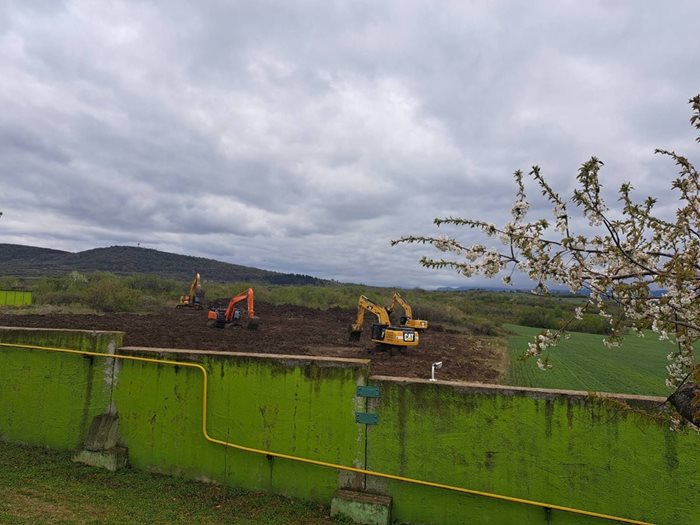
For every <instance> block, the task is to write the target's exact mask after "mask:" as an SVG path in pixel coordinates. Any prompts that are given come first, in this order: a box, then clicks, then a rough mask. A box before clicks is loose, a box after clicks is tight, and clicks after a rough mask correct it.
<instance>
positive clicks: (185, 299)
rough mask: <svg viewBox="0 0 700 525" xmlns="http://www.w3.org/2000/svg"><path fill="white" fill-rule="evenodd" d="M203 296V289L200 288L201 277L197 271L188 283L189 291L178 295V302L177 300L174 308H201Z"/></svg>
mask: <svg viewBox="0 0 700 525" xmlns="http://www.w3.org/2000/svg"><path fill="white" fill-rule="evenodd" d="M203 298H204V290H203V289H202V278H201V277H200V275H199V272H197V273H196V274H195V276H194V279H193V280H192V284H191V285H190V290H189V293H188V294H187V295H181V296H180V302H178V304H177V306H176V308H197V309H198V310H201V309H202V300H203Z"/></svg>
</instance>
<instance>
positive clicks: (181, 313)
mask: <svg viewBox="0 0 700 525" xmlns="http://www.w3.org/2000/svg"><path fill="white" fill-rule="evenodd" d="M355 314H356V312H355V311H354V310H343V309H339V308H334V309H330V310H315V309H311V308H306V307H302V306H291V305H279V306H275V305H271V304H266V303H256V315H258V317H259V318H260V324H259V327H258V329H257V330H248V329H246V328H243V327H240V326H238V327H230V328H226V329H220V328H213V327H210V326H208V324H207V311H206V310H192V309H176V308H172V309H164V310H163V311H161V312H160V313H159V314H147V315H142V314H124V313H120V314H104V315H83V314H49V315H38V314H33V315H16V314H4V315H0V326H24V327H32V328H71V329H81V330H121V331H123V332H126V336H125V338H124V345H125V346H148V347H158V348H181V349H196V350H213V351H233V352H255V353H275V354H297V355H321V356H333V357H353V358H366V359H370V360H371V372H372V374H377V375H388V376H398V377H417V378H424V379H428V378H430V372H431V364H432V363H434V362H436V361H442V362H443V368H442V369H440V370H438V371H437V373H436V375H437V378H438V379H443V380H453V381H477V382H483V383H496V382H497V381H498V379H499V376H500V375H501V371H502V370H503V369H504V367H505V361H504V353H503V352H502V351H501V350H499V349H498V348H496V346H495V345H494V344H493V341H489V340H484V339H479V338H475V337H473V336H470V335H467V334H464V333H460V332H457V331H454V330H444V329H443V328H442V327H441V326H439V325H434V326H431V328H430V329H429V330H427V331H425V332H422V333H421V335H420V345H419V346H418V347H417V348H407V349H404V351H399V350H398V349H396V350H392V351H389V350H383V349H381V348H380V347H379V346H378V345H375V343H373V342H372V341H370V339H369V331H370V323H369V320H368V319H366V320H365V329H364V331H363V334H362V337H361V339H360V341H359V342H350V340H349V338H348V326H349V325H350V323H351V322H352V321H354V317H355Z"/></svg>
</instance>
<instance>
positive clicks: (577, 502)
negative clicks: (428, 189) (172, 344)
mask: <svg viewBox="0 0 700 525" xmlns="http://www.w3.org/2000/svg"><path fill="white" fill-rule="evenodd" d="M122 335H123V334H121V333H116V334H111V333H104V332H83V331H67V330H63V331H60V330H31V329H18V328H0V342H13V343H18V344H22V343H24V344H39V345H46V346H54V347H67V348H74V349H83V350H91V351H98V352H110V351H112V350H113V349H114V348H115V347H117V346H118V345H119V344H120V343H121V340H122ZM117 352H118V353H119V354H122V355H127V356H137V357H146V358H151V359H152V358H155V359H171V360H177V361H187V362H195V363H199V364H201V365H203V366H204V367H205V368H206V369H207V371H208V374H209V381H210V383H209V391H208V392H209V397H208V400H209V407H208V415H209V426H208V430H209V434H210V435H211V436H212V437H214V438H216V439H221V440H223V441H229V442H233V443H237V444H241V445H244V446H248V447H252V448H262V449H268V450H271V451H274V452H279V453H284V454H290V455H298V456H302V457H308V458H312V459H316V460H321V461H327V462H331V463H338V464H345V465H353V466H358V467H365V466H366V468H368V469H370V470H374V471H379V472H385V473H390V474H395V475H400V476H405V477H411V478H416V479H420V480H426V481H432V482H437V483H444V484H449V485H455V486H459V487H465V488H468V489H473V490H479V491H484V492H492V493H496V494H501V495H505V496H511V497H515V498H522V499H529V500H537V501H541V502H546V503H550V504H554V505H560V506H566V507H574V508H579V509H583V510H586V511H591V512H598V513H604V514H611V515H617V516H621V517H625V518H630V519H636V520H642V521H648V522H652V523H659V524H676V523H700V519H698V510H697V509H698V505H697V495H698V494H699V493H700V474H699V472H698V471H699V470H700V469H698V464H699V463H698V458H700V435H699V434H697V433H692V432H691V433H683V432H680V433H679V432H671V431H670V430H669V429H668V424H667V422H665V421H664V420H662V419H660V418H658V417H657V416H658V415H659V410H660V409H659V407H658V405H659V403H660V402H661V401H663V400H662V399H659V398H638V397H633V396H617V397H614V398H609V399H601V398H593V397H590V396H588V395H586V394H584V393H572V392H563V391H551V390H537V389H527V388H510V387H497V386H486V385H469V384H464V383H447V382H438V383H431V382H429V381H421V380H397V379H392V378H384V377H370V378H368V377H367V376H368V365H367V362H366V361H363V360H335V359H324V358H313V357H299V356H296V357H294V356H273V355H254V354H237V353H207V352H196V351H176V350H164V349H144V348H119V349H118V350H117ZM399 357H401V356H399ZM401 358H403V357H401ZM114 363H116V364H114ZM367 382H369V383H370V384H372V385H375V386H378V387H379V388H380V392H381V394H380V397H379V398H377V399H369V400H367V399H364V398H359V397H357V395H356V387H357V386H358V385H364V384H366V383H367ZM202 395H203V392H202V374H201V372H200V371H199V370H197V369H193V368H189V367H185V366H171V365H163V364H155V363H145V362H133V361H123V360H113V359H104V360H103V359H90V358H84V357H79V356H74V355H60V354H52V353H46V352H41V351H35V350H23V349H16V348H6V347H0V439H5V440H10V441H14V442H22V443H31V444H37V445H44V446H50V447H54V448H61V449H78V448H80V446H81V444H82V442H83V440H84V438H85V435H86V432H87V429H88V428H89V425H90V423H91V421H92V418H93V417H94V416H96V415H98V414H101V413H105V412H107V411H109V410H116V411H117V412H118V414H119V416H120V429H121V440H122V442H123V444H124V445H126V446H128V448H129V459H130V462H131V464H132V465H133V466H134V467H137V468H141V469H148V470H154V471H158V472H163V473H168V474H174V475H181V476H186V477H190V478H195V479H202V480H209V481H215V482H219V483H225V484H229V485H232V486H238V487H245V488H250V489H259V490H265V491H271V492H276V493H281V494H286V495H290V496H296V497H302V498H306V499H311V500H316V501H322V502H324V503H329V502H330V500H331V496H332V494H333V492H334V491H335V489H337V488H339V487H350V488H366V489H367V490H368V491H370V492H376V493H380V494H386V495H390V496H391V497H392V499H393V516H394V518H395V519H396V520H398V522H404V523H413V524H419V523H433V524H457V523H459V524H462V523H475V524H494V525H495V524H498V525H509V524H524V523H527V524H542V525H546V524H555V525H583V524H586V525H588V524H600V523H608V522H607V521H605V520H600V519H596V518H591V517H581V516H576V515H575V514H570V513H566V512H563V511H559V510H552V511H546V510H545V509H543V508H540V507H529V506H526V505H523V504H521V503H511V502H503V501H498V500H493V499H488V498H483V497H479V496H472V495H464V494H458V493H454V492H446V491H444V490H440V489H434V488H427V487H420V486H415V485H411V484H408V483H405V482H400V481H388V480H385V479H380V478H375V477H370V476H368V477H366V478H365V477H363V476H358V475H354V474H347V473H339V472H337V471H335V470H333V469H327V468H322V467H317V466H313V465H307V464H301V463H296V462H292V461H290V460H284V459H279V458H278V459H272V458H268V457H265V456H262V455H257V454H251V453H248V452H241V451H237V450H233V449H230V448H228V447H223V446H221V445H217V444H213V443H209V442H207V441H206V440H205V439H204V438H203V435H202V430H201V421H202V420H201V417H202ZM621 402H625V403H627V404H629V405H630V406H631V407H632V409H631V410H629V409H624V410H623V409H621V408H620V403H621ZM358 411H367V412H370V413H375V414H377V415H378V418H379V422H378V424H377V425H369V426H366V427H365V425H361V424H358V423H356V422H355V413H356V412H358Z"/></svg>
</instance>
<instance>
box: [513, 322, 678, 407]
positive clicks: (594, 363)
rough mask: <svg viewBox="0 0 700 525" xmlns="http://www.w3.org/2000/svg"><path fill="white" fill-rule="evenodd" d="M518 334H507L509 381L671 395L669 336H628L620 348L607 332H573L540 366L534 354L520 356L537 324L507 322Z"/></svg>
mask: <svg viewBox="0 0 700 525" xmlns="http://www.w3.org/2000/svg"><path fill="white" fill-rule="evenodd" d="M505 327H506V328H508V329H509V330H510V331H512V332H514V333H515V334H516V335H511V336H508V351H509V352H510V358H511V364H510V368H509V371H508V376H507V378H506V383H508V384H510V385H518V386H530V387H538V388H558V389H567V390H584V391H588V392H591V391H593V392H614V393H621V394H641V395H656V396H664V397H665V396H667V395H669V394H670V391H669V390H668V388H667V387H666V385H665V383H664V381H665V378H666V364H667V361H666V356H667V355H668V353H669V352H671V351H672V350H673V349H674V346H673V344H672V343H670V342H669V341H659V340H658V338H657V337H656V336H655V335H654V334H652V333H648V334H646V337H643V338H639V337H636V336H634V335H630V336H628V337H627V338H626V339H625V342H624V344H623V345H622V346H621V347H620V348H607V347H605V346H604V345H603V343H602V340H603V336H600V335H593V334H584V333H571V334H570V336H571V337H570V338H569V339H568V340H563V341H562V342H561V343H560V344H559V345H558V346H556V347H554V348H552V349H550V350H548V351H547V355H548V356H549V362H550V364H551V365H552V368H551V369H550V370H547V371H542V370H540V369H539V368H537V363H536V360H535V359H527V360H525V361H523V360H522V359H520V357H521V356H522V355H523V353H524V352H525V351H526V350H527V344H528V343H529V342H532V340H533V338H534V337H535V336H536V335H537V334H538V333H540V332H541V329H539V328H528V327H524V326H516V325H506V326H505Z"/></svg>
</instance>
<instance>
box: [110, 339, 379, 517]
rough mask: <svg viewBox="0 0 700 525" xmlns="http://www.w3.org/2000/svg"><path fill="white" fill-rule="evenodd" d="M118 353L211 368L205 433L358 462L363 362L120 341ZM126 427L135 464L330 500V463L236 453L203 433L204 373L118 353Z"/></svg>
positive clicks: (334, 477)
mask: <svg viewBox="0 0 700 525" xmlns="http://www.w3.org/2000/svg"><path fill="white" fill-rule="evenodd" d="M120 353H124V354H127V355H137V356H143V357H151V358H152V357H154V356H158V357H160V358H166V359H172V360H177V361H192V362H198V363H200V364H202V365H203V366H204V367H205V368H206V369H207V371H208V373H209V380H210V382H209V398H208V403H209V406H208V415H209V416H208V419H209V422H208V433H209V435H210V436H211V437H212V438H215V439H219V440H222V441H226V442H230V443H235V444H238V445H243V446H246V447H251V448H257V449H263V450H269V451H272V452H280V453H284V454H288V455H295V456H301V457H307V458H312V459H315V460H320V461H325V462H330V463H336V464H342V465H352V466H357V467H363V466H364V427H363V426H362V425H358V424H357V423H355V411H357V410H359V409H363V407H364V405H363V403H364V402H363V400H362V399H360V398H357V397H356V387H357V386H358V385H363V384H366V381H367V375H368V362H367V361H365V360H357V359H353V360H337V359H327V358H322V357H321V358H315V357H299V356H297V357H294V356H276V355H267V354H265V355H258V354H240V353H216V354H212V353H206V352H196V351H194V352H188V351H172V350H170V351H168V350H160V351H158V350H155V351H154V350H153V349H144V348H122V349H120ZM115 402H116V405H117V407H118V408H119V414H120V421H121V430H122V436H123V438H124V441H125V444H126V445H127V446H128V447H129V457H130V460H131V462H132V464H133V465H135V466H136V467H139V468H145V469H150V470H157V471H160V472H165V473H171V474H179V475H184V476H187V477H192V478H197V479H207V480H214V481H217V482H221V483H227V484H231V485H234V486H240V487H246V488H250V489H261V490H268V491H272V492H276V493H281V494H286V495H290V496H298V497H304V498H307V499H314V500H318V501H322V502H325V503H328V502H330V499H331V496H332V494H333V492H334V491H335V490H336V489H337V488H338V486H339V476H344V475H342V474H339V473H338V472H337V471H336V470H334V469H327V468H320V467H317V466H313V465H306V464H302V463H297V462H293V461H290V460H286V459H280V458H274V459H273V458H270V459H268V458H267V457H266V456H262V455H259V454H251V453H249V452H241V451H238V450H234V449H231V448H228V447H225V446H221V445H218V444H214V443H210V442H208V441H206V440H205V439H204V437H203V435H202V428H201V427H202V416H201V414H202V373H201V372H200V371H199V370H197V369H192V368H184V367H173V366H162V365H153V364H150V363H141V362H122V363H121V369H120V370H119V372H118V374H117V381H116V385H115Z"/></svg>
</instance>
